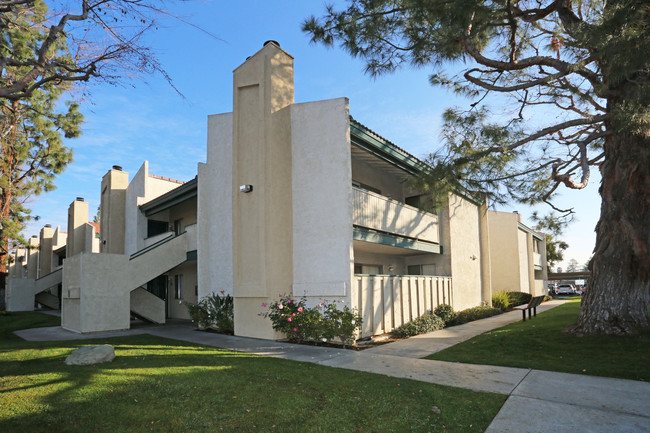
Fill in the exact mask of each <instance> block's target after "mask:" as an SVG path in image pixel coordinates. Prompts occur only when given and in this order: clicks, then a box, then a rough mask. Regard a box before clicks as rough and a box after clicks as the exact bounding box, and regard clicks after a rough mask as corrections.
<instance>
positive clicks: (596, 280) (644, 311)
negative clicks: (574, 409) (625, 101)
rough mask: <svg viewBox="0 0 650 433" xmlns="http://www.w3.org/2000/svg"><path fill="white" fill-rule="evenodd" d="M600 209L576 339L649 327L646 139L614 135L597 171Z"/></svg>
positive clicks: (649, 162) (649, 148) (649, 151)
mask: <svg viewBox="0 0 650 433" xmlns="http://www.w3.org/2000/svg"><path fill="white" fill-rule="evenodd" d="M600 171H601V174H602V184H601V187H600V195H601V197H602V205H601V210H600V220H599V222H598V225H597V226H596V247H595V251H594V257H593V260H592V261H591V263H590V265H589V270H590V271H591V278H590V279H589V283H588V287H587V290H586V292H585V295H584V297H583V300H582V305H581V309H580V315H579V316H578V322H577V324H576V326H575V327H573V329H572V332H574V333H576V334H610V335H623V334H631V333H634V332H636V331H637V330H639V329H643V328H648V327H650V322H649V321H648V306H649V303H650V199H649V197H650V138H648V137H647V136H646V137H643V136H639V135H632V134H614V135H613V136H611V137H609V138H608V139H607V141H606V143H605V162H604V163H603V164H602V166H601V168H600Z"/></svg>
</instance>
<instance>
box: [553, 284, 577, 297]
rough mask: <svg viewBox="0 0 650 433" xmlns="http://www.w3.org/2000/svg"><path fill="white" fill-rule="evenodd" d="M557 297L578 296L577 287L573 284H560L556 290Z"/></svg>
mask: <svg viewBox="0 0 650 433" xmlns="http://www.w3.org/2000/svg"><path fill="white" fill-rule="evenodd" d="M555 294H556V295H576V294H577V291H576V286H574V285H573V284H560V285H559V286H557V287H556V288H555Z"/></svg>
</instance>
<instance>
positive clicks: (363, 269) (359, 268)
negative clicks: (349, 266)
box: [354, 264, 383, 275]
mask: <svg viewBox="0 0 650 433" xmlns="http://www.w3.org/2000/svg"><path fill="white" fill-rule="evenodd" d="M382 271H383V266H382V265H362V264H355V265H354V273H355V274H366V275H380V274H381V273H382Z"/></svg>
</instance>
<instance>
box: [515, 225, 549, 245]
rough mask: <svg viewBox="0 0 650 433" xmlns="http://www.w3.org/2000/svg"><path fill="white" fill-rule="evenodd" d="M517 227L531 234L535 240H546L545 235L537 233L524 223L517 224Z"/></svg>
mask: <svg viewBox="0 0 650 433" xmlns="http://www.w3.org/2000/svg"><path fill="white" fill-rule="evenodd" d="M517 227H519V228H520V229H522V230H523V231H525V232H527V233H530V234H531V235H533V237H534V238H537V239H538V240H540V241H542V240H544V234H543V233H540V232H537V231H535V230H533V229H531V228H530V227H528V226H526V225H524V224H523V223H520V222H517Z"/></svg>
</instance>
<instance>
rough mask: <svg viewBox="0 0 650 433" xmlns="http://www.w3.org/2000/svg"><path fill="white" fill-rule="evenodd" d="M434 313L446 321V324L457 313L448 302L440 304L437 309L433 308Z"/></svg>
mask: <svg viewBox="0 0 650 433" xmlns="http://www.w3.org/2000/svg"><path fill="white" fill-rule="evenodd" d="M433 314H435V315H436V316H438V317H440V318H441V319H442V320H443V321H444V322H445V325H446V324H447V323H449V322H451V321H452V320H454V318H455V317H456V313H455V312H454V309H453V308H452V306H451V305H447V304H440V305H438V306H437V307H436V309H435V310H433Z"/></svg>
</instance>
